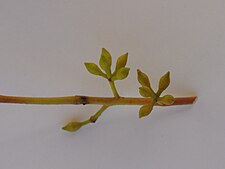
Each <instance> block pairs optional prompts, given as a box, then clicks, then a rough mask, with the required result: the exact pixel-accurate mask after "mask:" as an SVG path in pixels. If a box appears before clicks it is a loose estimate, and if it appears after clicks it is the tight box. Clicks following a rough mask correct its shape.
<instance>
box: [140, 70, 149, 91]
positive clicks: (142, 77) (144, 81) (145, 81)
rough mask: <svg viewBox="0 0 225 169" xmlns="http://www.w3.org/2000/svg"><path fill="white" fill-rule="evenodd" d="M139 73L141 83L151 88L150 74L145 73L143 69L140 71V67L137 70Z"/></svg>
mask: <svg viewBox="0 0 225 169" xmlns="http://www.w3.org/2000/svg"><path fill="white" fill-rule="evenodd" d="M137 74H138V81H139V83H140V84H141V85H142V86H146V87H148V88H151V85H150V81H149V79H148V76H147V75H146V74H145V73H143V72H142V71H140V70H139V69H138V70H137Z"/></svg>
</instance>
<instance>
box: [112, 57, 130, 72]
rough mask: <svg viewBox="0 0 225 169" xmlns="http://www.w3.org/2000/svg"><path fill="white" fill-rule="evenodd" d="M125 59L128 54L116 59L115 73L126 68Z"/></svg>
mask: <svg viewBox="0 0 225 169" xmlns="http://www.w3.org/2000/svg"><path fill="white" fill-rule="evenodd" d="M127 58H128V53H125V54H123V55H122V56H120V57H119V58H118V59H117V62H116V70H115V71H118V70H119V69H120V68H123V67H125V66H126V64H127Z"/></svg>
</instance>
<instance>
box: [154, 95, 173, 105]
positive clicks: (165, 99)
mask: <svg viewBox="0 0 225 169" xmlns="http://www.w3.org/2000/svg"><path fill="white" fill-rule="evenodd" d="M174 101H175V99H174V97H173V96H171V95H165V96H163V97H159V98H158V99H157V103H159V104H164V105H171V104H173V103H174Z"/></svg>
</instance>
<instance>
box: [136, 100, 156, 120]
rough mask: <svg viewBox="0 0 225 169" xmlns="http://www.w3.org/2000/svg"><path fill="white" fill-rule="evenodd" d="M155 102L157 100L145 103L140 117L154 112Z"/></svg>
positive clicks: (140, 111)
mask: <svg viewBox="0 0 225 169" xmlns="http://www.w3.org/2000/svg"><path fill="white" fill-rule="evenodd" d="M154 103H155V102H153V101H152V102H151V103H150V104H146V105H143V106H142V107H141V108H140V110H139V118H142V117H145V116H148V115H149V114H150V113H151V112H152V109H153V106H154Z"/></svg>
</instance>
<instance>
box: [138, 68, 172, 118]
mask: <svg viewBox="0 0 225 169" xmlns="http://www.w3.org/2000/svg"><path fill="white" fill-rule="evenodd" d="M137 75H138V82H139V83H140V84H141V87H139V93H140V95H141V96H143V97H150V98H152V101H151V102H150V103H149V104H146V105H143V106H142V107H141V108H140V110H139V118H142V117H144V116H148V115H149V114H150V113H151V112H152V109H153V106H154V105H155V103H158V104H161V105H171V104H173V102H174V97H173V96H171V95H165V96H163V97H160V95H161V94H162V92H163V91H164V90H165V89H166V88H167V87H168V86H169V84H170V72H167V73H166V74H165V75H163V76H162V77H161V78H160V80H159V84H158V90H157V92H154V90H153V89H152V87H151V83H150V80H149V78H148V76H147V75H146V74H145V73H144V72H142V71H141V70H139V69H138V70H137Z"/></svg>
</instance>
